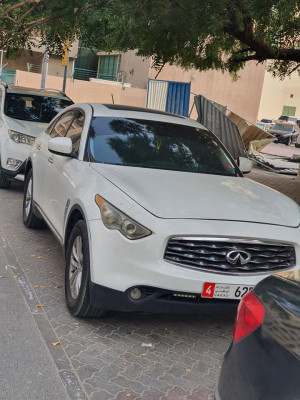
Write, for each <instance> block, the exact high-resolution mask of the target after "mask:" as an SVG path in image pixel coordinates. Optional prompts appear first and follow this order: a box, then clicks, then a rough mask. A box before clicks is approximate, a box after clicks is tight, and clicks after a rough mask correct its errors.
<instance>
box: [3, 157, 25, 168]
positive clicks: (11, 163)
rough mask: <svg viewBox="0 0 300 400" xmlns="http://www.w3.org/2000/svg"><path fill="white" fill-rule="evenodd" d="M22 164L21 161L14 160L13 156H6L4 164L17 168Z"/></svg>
mask: <svg viewBox="0 0 300 400" xmlns="http://www.w3.org/2000/svg"><path fill="white" fill-rule="evenodd" d="M21 164H22V161H20V160H16V159H15V158H8V159H7V161H6V165H7V166H8V167H10V168H14V169H18V168H19V167H20V165H21Z"/></svg>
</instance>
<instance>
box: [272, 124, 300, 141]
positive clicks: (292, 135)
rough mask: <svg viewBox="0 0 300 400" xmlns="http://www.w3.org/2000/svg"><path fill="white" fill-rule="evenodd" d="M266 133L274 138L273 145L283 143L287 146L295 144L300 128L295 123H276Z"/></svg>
mask: <svg viewBox="0 0 300 400" xmlns="http://www.w3.org/2000/svg"><path fill="white" fill-rule="evenodd" d="M267 131H268V132H269V133H271V134H272V135H273V136H275V137H276V140H275V142H274V143H284V144H286V145H287V146H290V145H291V144H292V143H296V142H297V138H298V136H299V134H300V128H299V126H298V125H297V124H296V123H295V122H280V121H276V124H275V125H274V126H272V128H270V129H267Z"/></svg>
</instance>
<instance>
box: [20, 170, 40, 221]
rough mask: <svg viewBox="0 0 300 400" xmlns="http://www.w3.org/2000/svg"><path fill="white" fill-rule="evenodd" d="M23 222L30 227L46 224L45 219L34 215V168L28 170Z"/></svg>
mask: <svg viewBox="0 0 300 400" xmlns="http://www.w3.org/2000/svg"><path fill="white" fill-rule="evenodd" d="M23 222H24V224H25V225H26V226H27V228H30V229H38V228H42V227H43V226H44V221H43V220H42V219H40V218H38V217H37V216H36V215H34V212H33V177H32V169H31V170H30V171H29V172H28V174H27V176H26V180H25V187H24V197H23Z"/></svg>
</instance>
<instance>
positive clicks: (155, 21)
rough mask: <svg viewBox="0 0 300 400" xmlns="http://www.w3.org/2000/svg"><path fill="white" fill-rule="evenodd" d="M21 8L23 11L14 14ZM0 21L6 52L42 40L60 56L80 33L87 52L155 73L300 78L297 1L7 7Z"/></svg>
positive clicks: (90, 1) (31, 2)
mask: <svg viewBox="0 0 300 400" xmlns="http://www.w3.org/2000/svg"><path fill="white" fill-rule="evenodd" d="M16 3H17V4H19V5H20V4H22V3H24V4H23V5H22V6H19V7H18V8H16V9H15V10H13V11H12V12H8V11H7V10H8V9H9V7H12V5H13V4H16ZM25 3H26V4H25ZM30 8H32V11H31V12H30V13H28V14H27V15H26V12H27V11H28V10H29V9H30ZM5 10H6V11H5ZM5 15H7V16H12V17H13V18H14V19H15V22H14V23H13V22H12V21H11V20H10V19H8V18H7V17H5ZM18 18H19V20H17V23H16V19H18ZM20 19H21V20H20ZM0 21H1V22H0V23H1V29H3V30H2V31H1V37H0V47H1V46H2V47H3V46H4V45H5V46H6V47H7V48H9V49H11V51H12V50H14V51H20V49H23V48H24V47H26V46H27V47H30V46H32V38H33V37H35V36H36V35H37V33H39V34H40V35H41V37H42V41H44V40H45V38H46V37H47V41H48V42H49V44H50V46H51V50H52V51H53V52H61V42H62V39H63V38H64V37H67V36H69V37H70V38H74V37H76V36H77V35H78V34H79V32H80V37H81V39H82V41H83V42H84V44H85V45H86V46H88V47H91V48H96V49H101V50H104V51H113V50H119V51H127V50H129V49H137V51H138V54H139V55H141V56H145V57H153V60H154V65H155V67H157V68H160V67H161V66H163V65H164V64H165V63H171V64H177V65H180V66H182V67H183V68H191V67H193V68H197V69H200V70H207V69H211V68H214V69H220V70H222V71H225V70H228V71H229V72H231V73H233V74H236V73H237V71H238V70H239V69H241V68H243V67H244V65H245V63H246V62H247V61H250V60H256V61H257V62H264V61H266V60H270V64H269V68H270V69H271V70H272V72H273V73H274V74H276V75H278V76H281V77H284V76H287V75H289V74H290V73H292V72H293V71H296V70H298V71H299V70H300V1H299V0H263V1H262V0H67V1H65V2H64V3H61V0H51V1H46V0H27V1H26V0H25V1H17V2H16V1H2V2H1V5H0ZM40 21H42V22H40Z"/></svg>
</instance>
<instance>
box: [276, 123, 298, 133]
mask: <svg viewBox="0 0 300 400" xmlns="http://www.w3.org/2000/svg"><path fill="white" fill-rule="evenodd" d="M271 129H273V130H276V131H284V132H293V125H284V124H276V125H274V126H273V127H272V128H271Z"/></svg>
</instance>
